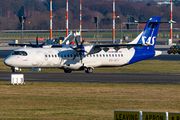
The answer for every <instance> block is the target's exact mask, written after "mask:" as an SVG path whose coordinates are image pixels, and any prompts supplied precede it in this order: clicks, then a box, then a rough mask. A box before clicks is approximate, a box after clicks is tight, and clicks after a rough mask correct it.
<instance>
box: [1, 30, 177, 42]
mask: <svg viewBox="0 0 180 120" xmlns="http://www.w3.org/2000/svg"><path fill="white" fill-rule="evenodd" d="M72 31H78V30H76V29H74V30H72ZM141 31H142V30H136V29H131V30H125V29H123V30H121V29H116V33H115V37H116V39H123V38H125V37H126V38H128V39H133V38H135V37H137V35H138V34H139V33H140V32H141ZM21 32H22V31H21V30H4V31H0V40H3V39H4V40H6V39H22V33H21ZM37 35H38V37H39V38H44V39H48V38H49V37H50V35H49V30H24V31H23V39H36V36H37ZM179 35H180V30H179V29H178V30H177V29H176V30H173V38H174V39H179V37H180V36H179ZM65 36H66V31H65V30H54V31H53V37H54V38H58V37H65ZM82 37H83V38H85V39H86V38H91V39H96V38H97V32H96V30H95V29H88V30H85V29H84V30H82ZM98 37H99V38H112V29H99V31H98ZM157 38H159V39H167V38H170V30H166V29H162V30H161V29H160V30H159V32H158V35H157Z"/></svg>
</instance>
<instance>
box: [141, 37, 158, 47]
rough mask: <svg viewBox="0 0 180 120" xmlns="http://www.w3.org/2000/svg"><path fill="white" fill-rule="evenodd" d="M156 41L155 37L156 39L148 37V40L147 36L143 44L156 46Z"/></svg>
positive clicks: (143, 38)
mask: <svg viewBox="0 0 180 120" xmlns="http://www.w3.org/2000/svg"><path fill="white" fill-rule="evenodd" d="M155 40H156V37H155V36H154V37H148V38H147V37H146V36H142V44H147V45H154V42H155ZM145 41H146V42H145ZM151 41H152V42H151Z"/></svg>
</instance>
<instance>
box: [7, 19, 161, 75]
mask: <svg viewBox="0 0 180 120" xmlns="http://www.w3.org/2000/svg"><path fill="white" fill-rule="evenodd" d="M160 21H161V18H160V17H152V18H150V19H149V20H148V21H147V24H146V26H145V28H144V30H143V31H142V32H141V33H140V34H139V35H138V36H137V37H136V38H135V39H134V40H133V41H132V42H130V43H127V44H109V45H92V44H85V45H83V42H81V43H80V44H78V42H77V40H76V39H75V43H76V45H62V46H53V45H52V46H51V47H47V48H46V47H44V48H31V47H24V48H17V49H15V50H14V51H13V52H12V53H11V54H10V55H9V56H8V57H7V58H5V60H4V64H5V65H7V66H9V67H11V68H12V71H13V72H16V70H20V69H21V68H60V69H63V70H64V72H65V73H71V72H72V71H76V70H85V72H86V73H92V72H93V69H94V68H95V67H103V66H111V67H119V66H125V65H129V64H132V63H135V62H138V61H141V60H144V59H148V58H151V57H155V56H157V55H160V54H161V53H162V52H161V51H155V50H154V46H155V43H156V38H157V33H158V29H159V24H160Z"/></svg>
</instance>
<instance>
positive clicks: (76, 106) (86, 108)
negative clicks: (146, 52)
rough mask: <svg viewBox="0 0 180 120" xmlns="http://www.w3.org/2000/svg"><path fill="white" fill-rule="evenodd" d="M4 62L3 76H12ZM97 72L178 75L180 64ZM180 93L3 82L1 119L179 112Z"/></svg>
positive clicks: (168, 88)
mask: <svg viewBox="0 0 180 120" xmlns="http://www.w3.org/2000/svg"><path fill="white" fill-rule="evenodd" d="M2 61H3V59H0V72H10V71H11V70H10V68H9V67H7V66H5V65H4V64H3V62H2ZM23 72H29V71H28V70H27V69H23ZM42 72H54V73H57V72H63V71H62V70H59V69H42ZM82 72H84V71H82ZM94 72H95V73H108V72H109V73H177V74H179V73H180V61H161V60H145V61H141V62H138V63H135V64H132V65H129V66H125V67H116V68H114V67H113V68H96V69H95V70H94ZM179 93H180V85H178V84H177V85H174V84H171V85H168V84H164V85H162V84H158V85H157V84H118V83H63V82H26V84H25V85H18V86H16V85H15V86H13V85H10V82H0V95H1V97H0V106H1V107H0V119H62V120H64V119H75V120H80V119H83V120H84V119H89V120H91V119H98V120H99V119H103V120H104V119H107V120H109V119H113V112H114V110H136V111H138V110H142V111H170V112H180V104H179V103H180V101H179V99H180V96H179Z"/></svg>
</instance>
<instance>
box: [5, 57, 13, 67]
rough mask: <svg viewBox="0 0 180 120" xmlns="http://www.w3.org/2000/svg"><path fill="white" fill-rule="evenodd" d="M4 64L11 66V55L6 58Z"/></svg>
mask: <svg viewBox="0 0 180 120" xmlns="http://www.w3.org/2000/svg"><path fill="white" fill-rule="evenodd" d="M4 64H5V65H7V66H11V65H12V61H11V59H10V58H9V57H7V58H5V59H4Z"/></svg>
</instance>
